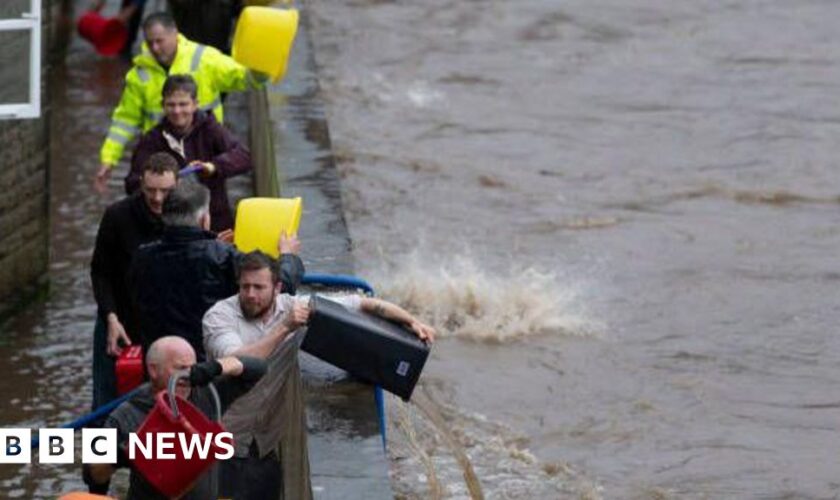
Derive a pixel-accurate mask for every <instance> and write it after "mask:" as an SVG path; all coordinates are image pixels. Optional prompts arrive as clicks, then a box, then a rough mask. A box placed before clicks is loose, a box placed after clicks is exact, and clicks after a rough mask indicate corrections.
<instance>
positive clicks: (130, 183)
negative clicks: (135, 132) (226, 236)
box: [125, 75, 251, 232]
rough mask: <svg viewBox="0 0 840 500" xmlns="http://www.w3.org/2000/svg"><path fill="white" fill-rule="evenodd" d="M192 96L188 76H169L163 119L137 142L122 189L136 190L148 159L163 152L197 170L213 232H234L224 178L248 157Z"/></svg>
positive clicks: (242, 167)
mask: <svg viewBox="0 0 840 500" xmlns="http://www.w3.org/2000/svg"><path fill="white" fill-rule="evenodd" d="M196 95H197V87H196V83H195V80H194V79H193V78H192V77H191V76H189V75H171V76H169V77H168V78H167V79H166V82H165V83H164V85H163V112H164V118H163V120H161V122H160V123H159V124H158V125H157V126H155V128H153V129H152V130H150V131H149V132H147V133H146V134H145V135H144V136H143V137H142V138H141V139H140V141H139V142H138V143H137V146H136V147H135V149H134V155H133V157H132V158H131V171H130V172H129V174H128V176H127V177H126V178H125V189H126V192H128V193H129V194H131V193H132V192H134V191H136V190H137V188H138V187H139V186H140V175H141V173H142V166H143V164H144V163H145V162H146V159H147V158H148V157H149V156H151V155H152V154H154V153H157V152H159V151H166V152H167V153H169V154H171V155H173V156H174V157H175V158H176V159H177V160H178V163H179V164H180V165H181V167H182V168H183V167H186V166H194V167H196V168H198V176H199V180H200V182H201V183H202V184H204V185H205V186H207V188H208V189H209V190H210V217H211V219H210V220H211V221H212V227H211V229H212V230H213V231H216V232H220V231H224V230H226V229H231V228H232V227H233V212H232V211H231V209H230V203H229V202H228V196H227V189H226V188H225V179H227V178H228V177H233V176H234V175H239V174H243V173H245V172H247V171H249V170H250V169H251V153H250V152H249V151H248V149H247V148H245V146H243V145H242V144H241V143H240V142H239V141H238V140H237V139H236V138H235V137H234V136H233V134H232V133H231V132H230V131H229V130H227V129H226V128H224V127H223V126H222V125H221V124H219V122H217V121H216V119H215V118H214V117H213V115H212V113H207V112H205V111H203V110H200V109H199V108H198V101H197V99H196Z"/></svg>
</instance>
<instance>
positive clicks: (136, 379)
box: [114, 345, 143, 395]
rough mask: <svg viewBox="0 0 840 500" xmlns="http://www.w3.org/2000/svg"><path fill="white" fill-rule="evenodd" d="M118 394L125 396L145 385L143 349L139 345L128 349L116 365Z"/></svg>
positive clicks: (121, 354) (124, 350)
mask: <svg viewBox="0 0 840 500" xmlns="http://www.w3.org/2000/svg"><path fill="white" fill-rule="evenodd" d="M114 372H115V373H116V376H117V394H119V395H123V394H125V393H127V392H129V391H131V390H132V389H134V388H135V387H137V386H138V385H140V384H142V383H143V348H142V347H140V346H139V345H131V346H128V347H126V348H125V349H123V350H122V352H121V353H120V356H119V357H118V358H117V362H116V364H115V368H114Z"/></svg>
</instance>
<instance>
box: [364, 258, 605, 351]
mask: <svg viewBox="0 0 840 500" xmlns="http://www.w3.org/2000/svg"><path fill="white" fill-rule="evenodd" d="M421 255H430V254H429V253H428V252H423V251H419V250H418V251H414V252H412V253H411V254H409V255H407V256H405V257H404V258H401V259H398V260H396V261H395V262H393V263H392V264H391V265H388V266H385V267H387V269H385V270H382V268H381V267H380V268H379V269H376V270H373V271H371V272H370V273H368V275H369V276H371V281H372V282H373V283H374V284H375V287H376V290H377V292H378V293H379V295H381V296H382V297H384V298H386V299H388V300H390V301H393V302H396V303H398V304H400V305H402V306H403V307H406V308H407V309H409V310H411V311H412V312H414V313H416V314H417V315H418V316H419V317H420V318H422V319H423V320H424V321H427V322H429V323H430V324H432V325H433V326H434V327H435V328H436V329H437V330H438V334H439V336H440V337H457V338H462V339H469V340H475V341H479V342H486V343H506V342H511V341H514V340H518V339H521V338H523V337H528V336H532V335H543V334H562V335H598V334H600V333H602V332H603V331H604V329H605V325H604V324H603V322H601V321H600V320H597V319H595V318H593V317H591V316H590V315H589V314H588V313H587V311H586V307H585V304H584V303H583V298H582V293H581V292H582V289H583V285H582V284H580V283H574V282H570V281H566V282H562V281H561V280H560V278H559V277H558V275H557V274H556V273H554V272H546V271H542V270H539V269H536V268H527V269H524V270H516V269H510V270H508V271H506V272H503V273H491V272H490V271H488V270H486V269H483V268H482V267H481V266H479V265H478V264H476V262H475V260H474V259H473V258H471V257H470V256H469V255H467V254H460V255H456V256H453V257H452V258H450V259H449V260H447V261H443V262H442V261H441V260H440V259H439V258H436V259H428V258H423V257H421ZM379 264H381V263H379Z"/></svg>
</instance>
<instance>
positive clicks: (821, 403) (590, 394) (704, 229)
mask: <svg viewBox="0 0 840 500" xmlns="http://www.w3.org/2000/svg"><path fill="white" fill-rule="evenodd" d="M306 6H307V8H308V9H309V13H310V18H311V19H310V21H311V23H312V25H313V28H314V29H313V31H314V35H313V36H314V41H315V43H316V47H317V51H316V58H317V60H318V63H319V71H320V79H321V85H322V86H323V88H324V91H325V94H326V96H327V99H328V101H329V105H328V109H329V115H330V116H329V118H330V127H331V133H332V136H333V137H332V138H333V142H334V144H335V145H336V153H337V155H338V159H339V161H340V168H341V173H342V175H343V177H344V186H343V187H344V193H343V194H344V204H345V208H346V210H347V212H348V218H349V222H350V228H351V233H352V237H353V240H354V246H355V250H354V251H355V254H356V257H357V261H358V262H359V267H360V269H361V270H362V274H363V275H366V277H368V278H370V279H372V280H373V281H374V283H375V284H376V286H377V289H378V290H380V292H381V293H382V294H383V295H385V296H387V297H389V298H392V299H396V300H399V301H403V302H405V303H407V304H409V305H410V306H411V307H412V308H413V309H414V310H415V311H418V312H419V313H420V314H421V315H422V316H423V317H425V318H426V319H428V320H430V321H433V322H434V324H435V326H436V327H437V328H438V329H439V330H441V333H442V337H443V339H442V340H441V342H440V343H439V344H438V345H437V346H436V347H435V350H434V352H433V357H432V360H431V362H430V363H429V364H428V366H427V368H426V370H425V374H424V380H423V383H422V387H421V389H420V390H419V391H418V394H419V396H418V401H417V403H418V404H417V405H415V406H403V405H400V404H397V403H393V402H392V403H393V404H392V408H391V410H392V411H391V414H392V421H393V422H395V423H396V426H397V429H396V430H397V431H398V432H397V433H398V434H399V435H401V436H402V444H401V445H400V446H397V445H395V446H394V447H392V448H397V450H396V451H392V455H393V456H394V457H393V458H394V459H395V465H394V467H393V468H392V474H393V477H394V481H395V484H396V488H397V491H398V492H399V493H400V494H401V495H403V496H407V497H426V496H436V497H453V498H457V497H468V496H469V495H470V494H472V495H475V494H476V490H475V486H473V490H470V489H469V487H468V484H469V483H471V481H465V479H464V477H462V474H463V471H467V476H470V473H473V474H474V475H475V477H477V479H478V483H479V484H480V489H481V491H482V492H483V494H484V495H485V496H486V497H488V498H577V497H581V498H712V499H715V498H836V497H837V496H838V495H840V480H838V479H837V477H838V463H840V462H838V459H837V456H838V452H840V437H838V432H837V430H838V429H837V427H838V422H840V342H838V341H837V340H836V335H835V334H834V332H833V327H834V321H835V319H836V318H837V317H838V305H837V300H836V292H835V290H836V288H837V286H838V285H839V284H840V272H838V269H837V267H836V261H837V259H836V257H835V256H834V252H835V251H836V249H837V248H838V244H840V226H838V221H840V214H838V208H840V207H838V201H840V196H839V195H840V176H838V175H836V171H837V168H838V164H840V162H838V160H837V155H836V154H835V149H836V143H837V140H838V138H840V105H838V99H837V93H838V82H840V64H838V63H839V62H840V31H838V30H837V28H836V19H837V18H838V16H840V4H838V3H836V2H828V1H805V0H802V1H797V2H790V1H784V0H737V1H735V0H732V1H725V0H714V1H711V0H707V1H698V0H691V1H688V0H684V1H682V0H680V1H677V0H634V1H626V0H621V1H618V0H613V1H600V0H599V1H593V0H569V1H562V2H560V1H557V0H521V1H516V2H511V1H501V0H488V1H463V0H457V1H456V0H424V1H422V2H408V1H383V0H379V1H376V0H331V1H324V0H312V1H310V2H307V3H306ZM435 415H436V416H435ZM438 417H439V418H438ZM436 421H437V423H436ZM392 434H394V433H392ZM394 440H396V438H394ZM464 459H466V461H467V462H468V464H467V465H464V463H463V462H464Z"/></svg>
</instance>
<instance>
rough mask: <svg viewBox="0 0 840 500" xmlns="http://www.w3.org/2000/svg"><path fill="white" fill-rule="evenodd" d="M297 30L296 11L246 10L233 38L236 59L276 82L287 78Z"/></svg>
mask: <svg viewBox="0 0 840 500" xmlns="http://www.w3.org/2000/svg"><path fill="white" fill-rule="evenodd" d="M297 27H298V11H297V10H296V9H274V8H272V7H256V6H255V7H245V8H244V9H243V10H242V13H241V14H239V21H237V23H236V33H235V34H234V35H233V58H234V59H236V60H237V61H238V62H239V63H240V64H242V65H243V66H246V67H248V68H250V69H253V70H256V71H260V72H263V73H267V74H268V75H269V76H270V77H271V80H272V81H273V82H277V81H278V80H280V79H281V78H283V75H285V74H286V64H287V63H288V61H289V53H290V52H291V51H292V43H293V42H294V40H295V33H297Z"/></svg>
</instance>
